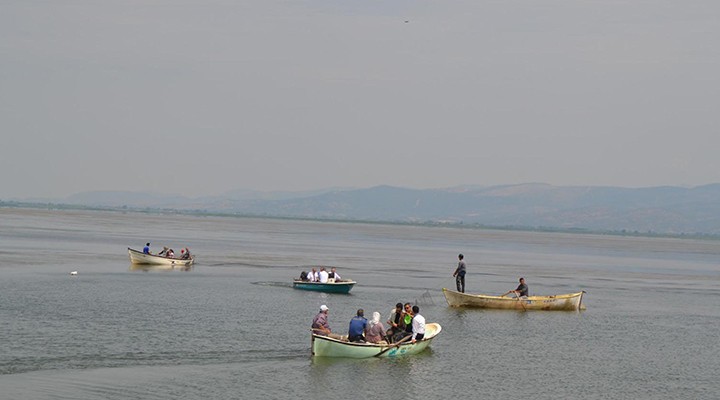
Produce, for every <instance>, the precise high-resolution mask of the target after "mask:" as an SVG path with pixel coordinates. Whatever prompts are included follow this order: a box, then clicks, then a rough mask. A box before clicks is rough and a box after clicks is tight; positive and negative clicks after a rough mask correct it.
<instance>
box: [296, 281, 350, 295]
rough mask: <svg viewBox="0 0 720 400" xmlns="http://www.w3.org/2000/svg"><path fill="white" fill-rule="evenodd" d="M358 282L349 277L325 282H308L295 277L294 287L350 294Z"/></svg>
mask: <svg viewBox="0 0 720 400" xmlns="http://www.w3.org/2000/svg"><path fill="white" fill-rule="evenodd" d="M356 283H357V282H355V281H352V280H349V279H343V280H340V281H334V282H325V283H321V282H306V281H301V280H300V279H295V280H294V281H293V287H294V288H295V289H301V290H314V291H316V292H325V293H341V294H348V293H350V290H351V289H352V288H353V286H355V284H356Z"/></svg>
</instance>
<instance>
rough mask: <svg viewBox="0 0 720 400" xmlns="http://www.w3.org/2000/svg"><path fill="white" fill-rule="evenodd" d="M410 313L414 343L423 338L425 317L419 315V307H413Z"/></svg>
mask: <svg viewBox="0 0 720 400" xmlns="http://www.w3.org/2000/svg"><path fill="white" fill-rule="evenodd" d="M412 312H413V319H412V342H413V343H415V342H416V341H418V340H423V338H424V337H425V317H423V316H422V315H420V307H418V306H416V305H415V306H413V308H412Z"/></svg>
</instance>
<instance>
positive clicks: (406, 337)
mask: <svg viewBox="0 0 720 400" xmlns="http://www.w3.org/2000/svg"><path fill="white" fill-rule="evenodd" d="M411 338H412V335H408V336H405V337H404V338H402V340H400V341H398V342H395V343H393V344H392V345H390V346H388V347H387V348H386V349H384V350H382V351H381V352H379V353H377V354H375V355H374V356H373V357H380V356H381V355H383V354H385V352H387V351H388V350H390V349H392V348H393V347H397V346H400V345H401V344H403V343H404V342H407V341H408V339H411Z"/></svg>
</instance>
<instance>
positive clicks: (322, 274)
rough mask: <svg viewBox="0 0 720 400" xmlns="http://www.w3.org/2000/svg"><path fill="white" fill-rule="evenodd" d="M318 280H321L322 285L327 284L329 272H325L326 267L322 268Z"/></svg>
mask: <svg viewBox="0 0 720 400" xmlns="http://www.w3.org/2000/svg"><path fill="white" fill-rule="evenodd" d="M318 278H319V279H320V283H327V281H328V272H327V271H325V267H320V272H319V273H318Z"/></svg>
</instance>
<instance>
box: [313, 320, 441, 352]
mask: <svg viewBox="0 0 720 400" xmlns="http://www.w3.org/2000/svg"><path fill="white" fill-rule="evenodd" d="M440 331H442V327H441V326H440V324H437V323H429V324H426V325H425V337H424V338H423V339H422V340H418V341H417V342H415V343H412V342H409V341H407V342H404V343H400V344H397V343H395V344H393V343H391V344H387V343H384V344H375V343H353V342H348V341H347V340H346V339H345V338H341V339H337V338H331V337H328V336H321V335H316V334H312V355H313V356H316V357H344V358H372V357H399V356H407V355H412V354H417V353H420V352H421V351H423V350H425V349H426V348H427V347H428V346H430V342H432V340H433V339H434V338H435V336H437V335H438V334H439V333H440Z"/></svg>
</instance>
